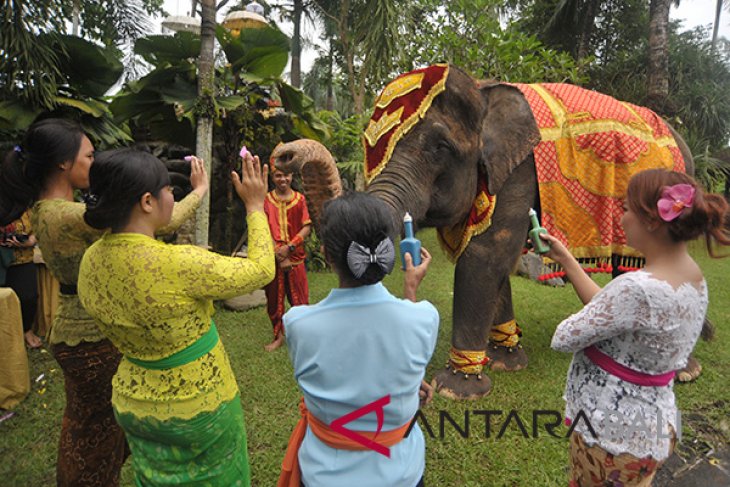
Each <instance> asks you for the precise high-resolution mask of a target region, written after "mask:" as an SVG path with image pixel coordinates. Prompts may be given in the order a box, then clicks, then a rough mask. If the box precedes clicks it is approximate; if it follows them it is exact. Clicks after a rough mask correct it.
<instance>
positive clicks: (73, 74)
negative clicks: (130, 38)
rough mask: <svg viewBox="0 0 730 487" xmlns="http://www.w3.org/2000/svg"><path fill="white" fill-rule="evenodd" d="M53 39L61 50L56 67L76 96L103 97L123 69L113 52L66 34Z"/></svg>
mask: <svg viewBox="0 0 730 487" xmlns="http://www.w3.org/2000/svg"><path fill="white" fill-rule="evenodd" d="M41 37H43V36H41ZM55 39H56V40H57V42H58V43H60V44H61V45H62V46H61V47H60V48H62V49H63V50H64V51H65V54H60V55H59V56H58V67H59V69H60V70H61V72H62V73H63V75H64V76H65V78H66V79H67V81H68V83H69V85H70V86H71V87H72V88H74V89H75V90H77V91H78V92H79V93H80V94H82V95H85V96H92V97H101V96H104V93H106V92H107V91H108V90H109V88H111V87H112V86H114V84H115V83H116V82H117V81H118V80H119V77H120V76H121V75H122V72H123V71H124V66H123V65H122V63H121V61H120V60H119V52H118V51H117V50H116V49H113V48H102V47H99V46H97V45H95V44H92V43H91V42H89V41H86V40H84V39H81V38H80V37H75V36H70V35H59V36H57V37H56V38H55Z"/></svg>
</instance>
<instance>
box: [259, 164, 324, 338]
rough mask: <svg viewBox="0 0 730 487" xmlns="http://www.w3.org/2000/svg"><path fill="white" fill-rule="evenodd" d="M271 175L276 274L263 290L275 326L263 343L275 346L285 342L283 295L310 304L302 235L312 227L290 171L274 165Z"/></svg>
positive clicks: (268, 206)
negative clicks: (292, 183)
mask: <svg viewBox="0 0 730 487" xmlns="http://www.w3.org/2000/svg"><path fill="white" fill-rule="evenodd" d="M271 178H272V180H273V181H274V190H273V191H270V192H269V194H268V195H267V196H266V200H265V201H264V211H265V212H266V217H267V218H268V220H269V228H271V236H272V238H273V239H274V248H275V250H276V277H275V278H274V280H273V281H271V283H269V284H268V285H267V286H266V287H265V288H264V290H265V291H266V308H267V311H268V313H269V318H270V319H271V324H272V325H273V327H274V341H272V342H271V343H269V344H268V345H266V347H264V348H265V349H266V351H267V352H270V351H272V350H275V349H277V348H279V347H280V346H281V344H282V343H283V342H284V328H283V325H282V321H281V317H282V316H283V315H284V299H285V298H288V299H289V304H290V305H292V306H297V305H300V304H309V284H308V283H307V273H306V270H305V268H304V257H305V252H304V239H305V238H307V235H309V232H310V231H311V228H312V220H311V219H310V218H309V211H308V210H307V202H306V200H305V199H304V195H303V194H301V193H299V192H297V191H294V190H293V189H292V187H291V181H292V174H291V173H285V172H283V171H281V170H279V169H276V168H274V171H273V173H272V174H271Z"/></svg>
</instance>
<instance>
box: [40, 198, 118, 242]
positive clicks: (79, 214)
mask: <svg viewBox="0 0 730 487" xmlns="http://www.w3.org/2000/svg"><path fill="white" fill-rule="evenodd" d="M56 208H57V211H56V212H55V213H54V214H53V216H52V217H51V218H50V219H49V222H48V225H49V227H51V226H52V227H54V228H49V229H48V232H47V233H48V235H53V236H54V238H64V237H67V236H69V235H73V236H76V237H79V238H81V239H83V240H86V241H87V242H93V241H95V240H98V239H99V238H101V236H102V235H103V234H104V232H106V230H97V229H96V228H93V227H90V226H89V225H87V224H86V222H85V221H84V213H86V205H85V204H84V203H78V202H75V201H74V202H65V201H64V204H63V205H59V206H57V207H56Z"/></svg>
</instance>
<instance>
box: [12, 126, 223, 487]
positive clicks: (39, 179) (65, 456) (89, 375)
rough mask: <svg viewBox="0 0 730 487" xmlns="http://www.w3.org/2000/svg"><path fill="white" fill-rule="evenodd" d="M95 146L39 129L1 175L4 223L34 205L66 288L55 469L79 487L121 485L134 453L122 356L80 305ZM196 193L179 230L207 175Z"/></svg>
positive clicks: (91, 232) (180, 214)
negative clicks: (124, 425) (119, 418)
mask: <svg viewBox="0 0 730 487" xmlns="http://www.w3.org/2000/svg"><path fill="white" fill-rule="evenodd" d="M93 161H94V147H93V145H92V144H91V141H90V140H89V139H88V138H87V137H86V135H85V134H84V133H83V131H82V130H81V128H80V127H79V126H78V125H76V124H74V123H72V122H69V121H66V120H59V119H46V120H43V121H41V122H37V123H35V124H33V125H32V126H31V127H30V128H29V129H28V132H27V134H26V136H25V139H24V141H23V143H22V144H21V145H20V146H18V147H16V149H15V150H14V151H13V152H12V153H11V154H9V155H8V157H7V158H6V159H5V163H4V165H3V168H2V171H0V187H2V188H3V191H2V192H0V203H2V204H0V209H1V210H0V220H4V219H5V218H9V219H13V218H17V216H20V215H21V214H22V213H23V212H24V211H25V210H26V209H27V208H28V207H29V206H31V205H33V204H34V203H35V204H34V206H33V211H32V218H31V222H32V228H33V231H34V233H35V236H36V238H37V240H38V245H39V247H40V248H41V251H42V252H43V257H44V259H45V261H46V263H47V265H48V268H49V269H50V271H51V273H52V274H53V275H54V277H56V279H58V280H59V282H60V283H61V293H60V296H59V298H60V299H59V306H58V310H57V312H56V315H55V317H54V320H53V328H52V331H51V336H50V343H51V350H52V352H53V355H54V357H55V359H56V360H57V361H58V363H59V364H60V366H61V369H62V370H63V375H64V382H65V389H66V409H65V412H64V416H63V421H62V425H61V439H60V446H59V453H58V462H57V465H56V477H57V484H58V485H59V486H69V487H71V486H73V487H91V486H93V487H108V486H112V487H113V486H117V485H119V474H120V472H121V468H122V465H123V463H124V460H125V459H126V458H127V456H128V455H129V448H128V447H127V444H126V441H125V439H124V432H123V431H122V430H121V428H120V427H119V425H118V424H117V422H116V420H115V418H114V412H113V410H112V405H111V395H112V386H111V379H112V376H113V375H114V373H115V372H116V370H117V365H118V363H119V360H120V359H121V354H120V353H119V352H118V351H117V349H116V348H115V347H114V345H112V343H111V342H110V341H109V340H108V339H106V337H105V336H104V335H103V334H102V333H101V331H100V330H99V327H98V326H97V324H96V322H95V321H94V319H93V318H91V317H90V316H89V315H88V314H87V313H86V311H85V310H84V309H83V308H82V307H81V303H80V302H79V299H78V295H77V293H76V281H77V277H78V272H79V265H80V263H81V257H82V256H83V255H84V252H85V251H86V249H87V248H88V247H89V246H90V245H91V244H92V243H93V242H94V241H95V240H97V239H98V238H100V237H101V235H102V234H103V231H102V230H97V229H94V228H91V227H89V226H88V225H87V224H86V223H85V222H84V219H83V214H84V210H85V207H84V204H83V203H76V202H74V198H73V194H74V190H77V189H86V188H88V186H89V168H90V167H92V163H93ZM191 183H192V186H193V188H194V190H193V192H192V193H191V194H190V195H188V196H187V197H186V198H185V199H184V200H182V201H181V202H180V203H179V204H177V205H176V206H175V211H174V218H173V219H172V222H171V223H170V225H169V226H168V227H167V229H161V230H160V233H163V232H164V231H165V230H172V229H174V228H176V227H178V226H179V225H180V224H182V222H183V221H184V220H185V219H187V218H189V217H190V216H192V215H193V213H194V211H195V209H196V208H197V206H198V205H199V203H200V200H201V196H203V195H204V194H205V192H206V191H207V189H208V181H207V178H206V177H205V175H202V176H198V177H194V178H191Z"/></svg>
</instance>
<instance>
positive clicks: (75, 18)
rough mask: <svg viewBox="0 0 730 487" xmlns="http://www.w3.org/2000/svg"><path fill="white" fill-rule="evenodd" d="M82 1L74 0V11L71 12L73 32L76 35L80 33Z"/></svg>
mask: <svg viewBox="0 0 730 487" xmlns="http://www.w3.org/2000/svg"><path fill="white" fill-rule="evenodd" d="M80 1H81V0H74V3H73V11H72V13H71V16H72V18H71V34H73V35H75V36H78V35H79V23H80V18H81V6H80V5H79V2H80Z"/></svg>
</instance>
